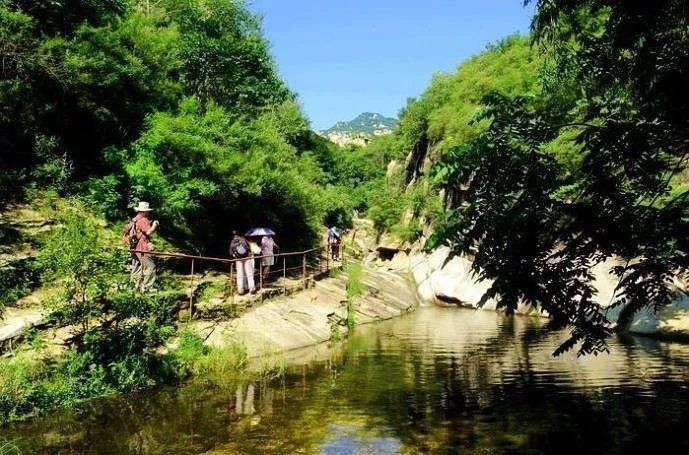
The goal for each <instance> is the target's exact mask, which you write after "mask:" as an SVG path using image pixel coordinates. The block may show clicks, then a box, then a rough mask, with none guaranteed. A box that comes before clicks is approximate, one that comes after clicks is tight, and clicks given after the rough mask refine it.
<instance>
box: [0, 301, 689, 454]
mask: <svg viewBox="0 0 689 455" xmlns="http://www.w3.org/2000/svg"><path fill="white" fill-rule="evenodd" d="M565 336H566V334H558V333H550V332H548V331H545V330H543V328H542V321H540V320H538V319H529V318H505V317H502V316H499V315H497V314H493V313H488V312H474V311H463V310H451V309H439V308H428V309H421V310H419V311H417V312H416V313H413V314H411V315H409V316H407V317H404V318H399V319H396V320H391V321H387V322H384V323H381V324H378V325H375V326H368V327H363V328H361V329H360V330H358V331H357V334H356V336H354V337H352V338H351V339H350V340H348V342H347V345H346V346H345V347H343V348H341V349H330V348H327V347H325V346H319V347H317V348H315V349H310V350H303V351H298V352H292V353H290V354H289V359H288V362H289V365H290V367H289V369H288V374H287V375H286V377H285V378H284V379H281V380H278V381H274V382H272V383H269V384H260V383H254V382H248V383H241V384H226V385H224V386H222V387H217V386H208V385H204V384H202V383H192V384H189V385H188V386H185V387H183V388H180V389H167V390H160V391H157V392H155V393H150V392H149V393H146V394H142V395H140V396H134V397H128V398H118V399H111V400H106V401H103V402H99V403H92V404H90V405H88V406H85V407H84V408H82V409H80V410H79V411H74V412H64V413H60V414H56V415H53V416H50V417H48V418H45V419H41V420H37V421H34V422H30V423H24V424H18V425H14V426H12V427H10V428H7V429H4V430H2V431H0V438H5V439H16V440H18V443H19V445H20V447H22V448H23V449H24V450H25V452H26V453H36V452H37V453H161V454H162V453H218V454H234V453H242V454H244V453H249V454H250V453H328V454H329V453H337V454H340V453H456V452H458V451H462V452H466V453H524V452H530V453H552V452H559V453H570V452H579V453H581V452H583V451H585V452H590V453H631V452H639V451H648V450H652V449H657V447H658V446H659V444H662V446H663V447H667V450H668V451H669V452H671V453H674V452H678V453H686V449H688V448H689V435H687V434H686V433H687V432H686V430H685V429H686V428H687V425H688V424H689V406H688V405H689V391H688V390H687V379H689V347H687V346H686V345H677V344H664V343H659V342H655V341H652V340H648V339H636V338H626V339H616V340H613V343H612V346H611V347H612V353H611V354H610V355H609V356H602V357H598V358H595V357H587V358H584V359H577V358H576V356H575V355H574V354H571V355H569V354H568V355H564V356H562V357H559V358H553V357H552V356H551V354H552V352H553V350H554V349H555V347H556V346H557V345H558V343H559V342H560V341H562V339H563V338H564V337H565Z"/></svg>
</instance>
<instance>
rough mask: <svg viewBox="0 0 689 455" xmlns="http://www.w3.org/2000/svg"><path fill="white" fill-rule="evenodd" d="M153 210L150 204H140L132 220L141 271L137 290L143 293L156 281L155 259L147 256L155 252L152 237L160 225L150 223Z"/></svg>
mask: <svg viewBox="0 0 689 455" xmlns="http://www.w3.org/2000/svg"><path fill="white" fill-rule="evenodd" d="M151 210H152V209H151V207H150V206H149V204H148V202H139V205H138V206H136V207H135V208H134V211H135V212H136V216H135V217H134V219H133V220H132V221H133V222H134V232H135V235H136V239H137V242H136V247H135V249H136V257H137V259H138V260H139V270H138V271H137V274H138V275H139V277H138V279H137V281H136V289H137V290H139V291H141V292H146V291H148V290H149V289H151V286H153V283H155V280H156V265H155V262H154V261H153V257H152V256H151V255H150V254H145V253H146V252H148V251H153V245H152V244H151V235H152V234H153V233H154V232H155V231H156V230H157V229H158V226H159V225H160V223H158V221H154V222H153V223H151V222H150V220H149V216H150V213H151Z"/></svg>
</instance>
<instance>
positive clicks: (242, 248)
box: [230, 238, 249, 258]
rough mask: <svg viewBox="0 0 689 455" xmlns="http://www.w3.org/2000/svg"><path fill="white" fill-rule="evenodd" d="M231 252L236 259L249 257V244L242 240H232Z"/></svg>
mask: <svg viewBox="0 0 689 455" xmlns="http://www.w3.org/2000/svg"><path fill="white" fill-rule="evenodd" d="M230 252H231V253H232V256H234V257H236V258H245V257H247V256H248V255H249V244H248V243H247V242H246V240H244V239H242V238H239V239H235V240H232V246H231V249H230Z"/></svg>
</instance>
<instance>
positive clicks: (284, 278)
mask: <svg viewBox="0 0 689 455" xmlns="http://www.w3.org/2000/svg"><path fill="white" fill-rule="evenodd" d="M282 292H283V294H285V295H287V257H285V256H283V257H282Z"/></svg>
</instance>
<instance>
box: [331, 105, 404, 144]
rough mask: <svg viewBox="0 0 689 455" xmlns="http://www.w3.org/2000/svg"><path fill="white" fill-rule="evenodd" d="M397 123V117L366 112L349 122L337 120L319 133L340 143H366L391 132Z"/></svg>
mask: <svg viewBox="0 0 689 455" xmlns="http://www.w3.org/2000/svg"><path fill="white" fill-rule="evenodd" d="M396 125H397V119H394V118H390V117H385V116H384V115H381V114H376V113H373V112H364V113H363V114H359V115H358V116H357V117H356V118H355V119H354V120H350V121H349V122H337V123H336V124H334V125H333V126H332V127H330V128H328V129H327V130H323V131H320V132H319V134H320V135H321V136H324V137H327V138H328V139H330V140H331V141H332V142H335V143H336V144H340V145H347V144H355V145H366V143H368V141H369V140H370V139H371V137H373V136H382V135H384V134H390V133H391V132H392V130H393V128H394V127H395V126H396Z"/></svg>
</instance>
